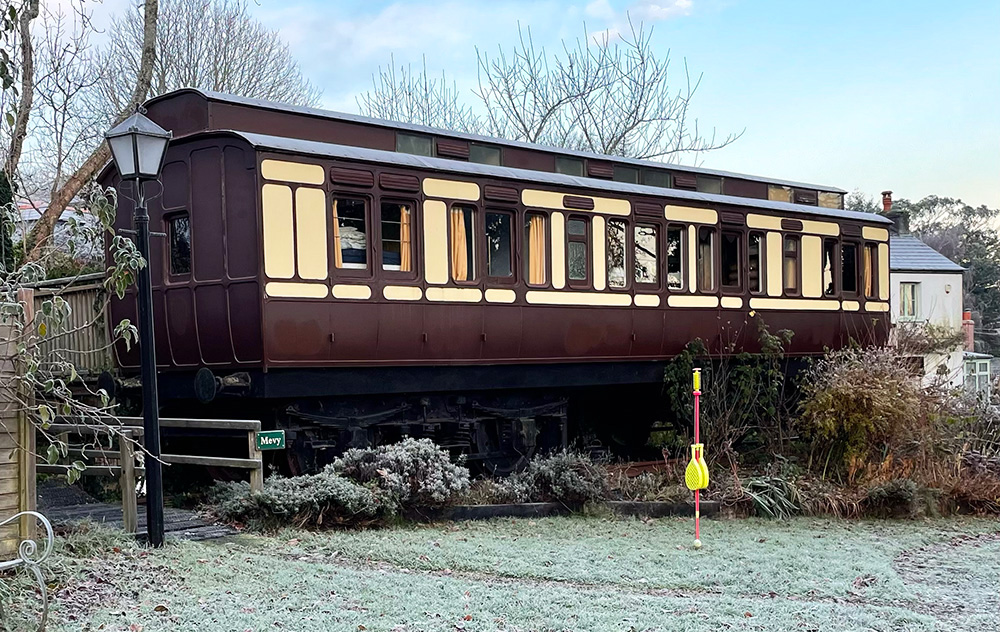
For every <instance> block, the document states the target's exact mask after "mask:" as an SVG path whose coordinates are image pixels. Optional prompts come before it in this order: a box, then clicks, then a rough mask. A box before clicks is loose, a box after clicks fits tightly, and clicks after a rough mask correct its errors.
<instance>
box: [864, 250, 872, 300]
mask: <svg viewBox="0 0 1000 632" xmlns="http://www.w3.org/2000/svg"><path fill="white" fill-rule="evenodd" d="M863 254H864V266H863V268H864V272H863V273H862V274H864V275H865V296H866V297H871V296H874V295H875V274H874V269H875V266H874V265H873V264H874V262H873V261H872V249H871V248H870V247H868V246H865V249H864V251H863Z"/></svg>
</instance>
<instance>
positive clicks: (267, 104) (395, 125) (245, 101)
mask: <svg viewBox="0 0 1000 632" xmlns="http://www.w3.org/2000/svg"><path fill="white" fill-rule="evenodd" d="M184 92H193V93H195V94H199V95H201V96H202V97H204V98H205V99H206V100H209V101H219V102H223V103H233V104H236V105H246V106H250V107H257V108H267V109H270V110H279V111H284V112H294V113H296V114H303V115H306V116H315V117H318V118H328V119H335V120H340V121H349V122H354V123H363V124H367V125H377V126H379V127H388V128H392V129H401V130H405V131H411V132H419V133H423V134H445V135H448V136H452V137H455V138H461V139H463V140H468V141H473V142H481V143H490V144H493V145H502V146H507V147H520V148H523V149H534V150H538V151H547V152H550V153H554V154H561V155H564V156H573V157H578V158H594V159H598V160H605V161H608V162H615V163H619V164H623V165H629V166H635V167H656V168H660V169H664V168H666V169H671V168H673V169H678V170H680V171H687V172H691V173H696V174H702V175H710V176H721V177H729V178H740V179H744V180H755V181H758V182H762V183H765V184H777V185H781V186H790V187H798V188H804V189H815V190H818V191H825V192H830V193H841V194H846V193H848V191H846V190H845V189H841V188H838V187H831V186H828V185H820V184H810V183H808V182H797V181H795V180H784V179H781V178H770V177H765V176H755V175H751V174H746V173H737V172H734V171H723V170H720V169H707V168H705V167H693V166H687V165H681V164H676V163H669V162H657V161H655V160H642V159H638V158H625V157H622V156H610V155H607V154H598V153H594V152H589V151H580V150H576V149H565V148H563V147H553V146H551V145H541V144H538V143H529V142H525V141H518V140H508V139H504V138H496V137H493V136H483V135H480V134H470V133H468V132H458V131H454V130H447V129H442V128H439V127H430V126H428V125H418V124H416V123H400V122H398V121H389V120H386V119H379V118H373V117H370V116H363V115H361V114H349V113H347V112H336V111H334V110H324V109H321V108H314V107H308V106H304V105H290V104H287V103H280V102H277V101H268V100H266V99H257V98H252V97H242V96H238V95H234V94H226V93H224V92H215V91H212V90H203V89H201V88H179V89H177V90H173V91H171V92H167V93H165V94H161V95H158V96H155V97H153V98H152V99H149V100H147V101H146V105H149V104H151V103H156V102H157V101H162V100H164V99H167V98H169V97H171V96H173V95H175V94H180V93H184Z"/></svg>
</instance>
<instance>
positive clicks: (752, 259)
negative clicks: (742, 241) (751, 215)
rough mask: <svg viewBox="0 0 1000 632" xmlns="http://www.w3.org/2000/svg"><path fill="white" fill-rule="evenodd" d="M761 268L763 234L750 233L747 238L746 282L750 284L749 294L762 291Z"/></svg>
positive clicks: (762, 262)
mask: <svg viewBox="0 0 1000 632" xmlns="http://www.w3.org/2000/svg"><path fill="white" fill-rule="evenodd" d="M763 270H764V235H763V234H762V233H750V237H749V238H748V239H747V282H748V283H749V284H750V293H751V294H760V293H761V292H763V291H764V283H763Z"/></svg>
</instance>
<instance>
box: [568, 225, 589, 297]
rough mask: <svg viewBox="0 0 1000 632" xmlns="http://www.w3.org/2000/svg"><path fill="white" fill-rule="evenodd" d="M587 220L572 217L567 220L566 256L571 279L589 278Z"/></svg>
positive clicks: (571, 280) (584, 280)
mask: <svg viewBox="0 0 1000 632" xmlns="http://www.w3.org/2000/svg"><path fill="white" fill-rule="evenodd" d="M587 246H588V239H587V220H585V219H582V218H579V217H571V218H570V219H569V221H567V222H566V258H567V264H568V266H569V280H570V284H571V285H572V282H573V281H577V282H578V283H577V284H578V285H580V284H581V283H579V282H586V280H587V260H588V259H589V257H588V256H587V250H588V247H587Z"/></svg>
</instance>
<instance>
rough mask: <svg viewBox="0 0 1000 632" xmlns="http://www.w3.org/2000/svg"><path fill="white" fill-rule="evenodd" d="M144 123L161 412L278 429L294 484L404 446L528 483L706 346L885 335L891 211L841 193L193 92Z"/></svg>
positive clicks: (832, 341) (130, 362) (620, 430)
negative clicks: (155, 154)
mask: <svg viewBox="0 0 1000 632" xmlns="http://www.w3.org/2000/svg"><path fill="white" fill-rule="evenodd" d="M147 108H148V115H149V116H150V118H152V119H153V120H155V121H157V122H158V123H159V124H160V125H162V126H164V127H165V128H167V129H173V131H174V134H175V140H174V141H173V142H171V145H170V148H169V150H168V154H167V159H166V162H165V165H164V169H163V176H162V179H161V181H162V185H163V191H162V195H160V196H159V197H158V198H157V199H155V200H154V201H152V202H151V203H150V205H149V212H150V216H151V229H152V230H154V231H159V232H161V233H163V238H162V239H156V240H154V243H153V244H152V248H151V262H150V263H151V271H152V277H153V299H154V310H155V319H156V346H157V350H156V351H157V359H158V362H159V363H160V365H161V366H160V369H161V378H160V380H161V382H160V383H161V391H162V393H161V399H162V400H163V401H164V405H165V407H166V408H168V409H169V410H170V411H174V412H177V413H181V412H183V413H184V414H187V415H198V414H205V415H208V414H213V413H218V412H219V411H222V410H224V411H226V413H227V414H228V416H233V415H234V411H240V412H241V413H242V414H251V415H254V416H259V417H263V418H264V420H265V422H266V423H268V424H270V425H273V426H275V427H279V428H285V429H286V430H287V431H288V432H289V433H290V439H291V441H290V445H291V446H292V454H293V456H294V457H295V458H294V459H293V460H292V464H293V469H300V468H310V467H315V466H317V465H320V464H322V462H324V461H325V460H328V459H329V458H330V457H331V456H334V455H335V454H336V453H337V452H338V451H339V450H341V449H343V448H345V447H347V446H351V445H365V444H369V443H371V442H378V441H389V440H394V439H396V438H398V437H399V436H402V435H410V436H429V437H432V438H434V439H435V440H436V441H438V442H439V443H441V444H443V445H446V446H448V447H450V448H452V449H453V450H455V451H458V452H463V453H465V454H467V455H468V456H469V457H470V459H471V460H472V461H474V462H481V463H484V464H488V465H489V466H491V467H493V468H509V467H512V466H514V465H516V463H517V462H518V461H519V460H520V459H521V458H523V456H525V455H529V454H531V453H532V452H533V451H535V450H538V449H541V448H547V447H557V446H560V445H564V444H565V442H566V441H567V439H568V438H570V437H572V436H573V435H574V434H576V433H578V432H579V431H580V427H581V425H586V424H591V422H595V420H596V421H598V422H600V423H604V424H605V426H606V427H610V428H611V430H612V431H613V432H612V434H614V433H617V434H618V435H622V436H630V435H631V434H635V436H640V435H641V430H642V429H643V428H648V423H646V422H647V421H648V420H649V419H652V418H654V417H655V416H656V412H655V410H653V409H654V408H655V406H653V405H651V404H650V402H651V401H653V400H654V399H655V395H656V393H657V391H658V390H659V386H658V385H659V383H660V382H662V375H663V366H664V362H666V361H667V360H669V359H670V358H671V357H673V356H675V355H676V354H677V353H679V352H680V351H681V350H682V349H683V348H684V347H685V345H686V344H687V343H689V342H690V341H692V340H694V339H696V338H698V339H701V340H703V341H704V342H705V343H706V344H707V346H708V348H709V349H710V350H712V351H713V352H716V353H727V352H733V351H743V350H748V351H755V350H757V347H756V345H757V335H756V333H757V325H756V322H755V321H756V319H763V320H764V322H766V323H767V325H768V326H769V327H771V328H772V330H774V329H780V328H787V329H791V330H793V331H794V332H795V336H794V337H793V339H792V342H791V344H790V347H789V352H790V353H791V354H793V355H803V356H808V355H815V354H818V353H821V352H822V351H823V350H824V349H825V348H833V347H839V346H842V345H845V344H848V343H849V342H850V341H852V340H854V341H858V342H862V343H868V342H878V341H882V340H884V339H885V337H886V335H887V332H888V328H889V311H888V309H889V305H888V298H889V267H888V264H889V257H888V236H889V233H888V230H887V225H888V224H889V221H888V220H886V219H884V218H882V217H880V216H877V215H869V214H862V213H853V212H849V211H845V210H843V209H842V208H840V207H842V205H843V191H842V190H839V189H833V188H830V187H818V186H814V185H804V184H799V183H791V182H785V181H780V180H773V179H763V178H753V177H750V176H743V175H738V174H728V173H723V172H717V171H711V170H703V169H694V168H684V167H678V166H674V165H663V164H660V163H652V162H644V161H635V160H628V159H622V158H614V157H609V156H598V155H592V154H584V153H581V152H569V151H563V150H557V149H553V148H547V147H540V146H534V145H527V144H524V143H513V142H509V141H501V140H498V139H489V138H483V137H477V136H470V135H465V134H457V133H453V132H444V131H441V130H434V129H430V128H423V127H419V126H413V125H401V124H395V123H389V122H386V121H378V120H374V119H366V118H363V117H357V116H351V115H344V114H336V113H329V112H323V111H319V110H312V109H307V108H291V107H288V106H282V105H278V104H272V103H266V102H260V101H254V100H249V99H241V98H237V97H230V96H226V95H218V94H212V93H204V92H200V91H196V90H182V91H178V92H175V93H171V94H168V95H165V96H163V97H159V98H157V99H154V100H152V101H151V102H150V103H149V104H148V105H147ZM101 182H102V183H103V184H105V185H111V186H118V185H119V181H118V179H117V174H116V173H115V172H114V167H113V166H109V167H108V168H107V169H105V171H104V172H103V173H102V175H101ZM128 205H129V201H128V199H127V198H126V197H125V196H123V197H122V198H121V200H120V207H121V208H120V212H119V220H118V222H119V228H127V224H128V222H129V218H130V214H131V208H129V206H128ZM111 316H112V317H111V322H118V320H120V319H121V318H133V319H134V318H135V300H134V294H130V295H128V296H126V298H125V299H124V300H122V301H117V302H115V303H114V304H113V305H112V314H111ZM116 358H117V361H118V363H119V365H120V367H121V368H122V370H123V371H125V372H129V371H133V372H134V371H135V370H136V369H137V366H138V356H137V354H136V350H135V349H134V348H133V349H132V350H127V349H125V348H124V347H120V346H119V347H118V348H116ZM591 425H592V424H591ZM633 426H634V428H635V430H636V432H635V433H630V429H632V427H633Z"/></svg>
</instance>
